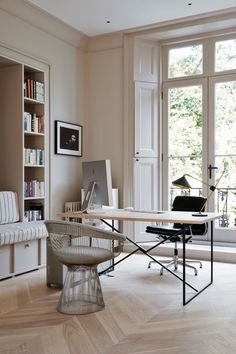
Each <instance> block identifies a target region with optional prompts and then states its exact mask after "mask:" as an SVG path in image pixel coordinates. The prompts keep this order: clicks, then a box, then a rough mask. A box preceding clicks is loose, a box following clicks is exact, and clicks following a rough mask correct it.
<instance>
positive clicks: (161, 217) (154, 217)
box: [58, 209, 221, 305]
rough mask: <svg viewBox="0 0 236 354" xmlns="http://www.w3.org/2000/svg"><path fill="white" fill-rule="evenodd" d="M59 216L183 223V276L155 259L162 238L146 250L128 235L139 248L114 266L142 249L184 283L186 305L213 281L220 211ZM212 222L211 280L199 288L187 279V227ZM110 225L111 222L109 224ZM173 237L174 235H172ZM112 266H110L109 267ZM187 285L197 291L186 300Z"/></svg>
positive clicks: (96, 212)
mask: <svg viewBox="0 0 236 354" xmlns="http://www.w3.org/2000/svg"><path fill="white" fill-rule="evenodd" d="M58 216H59V217H62V218H65V217H67V218H83V219H99V220H102V221H103V222H105V223H106V224H107V222H106V221H105V220H120V221H132V222H134V221H135V222H136V221H137V222H140V221H144V222H159V223H178V224H182V225H183V229H182V231H181V235H182V237H183V278H181V277H180V276H178V275H177V274H175V273H174V272H172V271H171V270H170V269H169V268H166V267H165V266H164V265H163V264H162V263H161V262H160V261H158V260H157V259H155V258H154V257H153V256H152V255H151V254H150V253H149V252H150V251H151V250H153V249H154V248H156V247H158V246H159V245H161V244H162V243H164V242H166V241H167V240H168V239H167V240H162V241H160V242H157V243H156V244H155V245H154V246H152V247H150V248H149V249H148V250H145V249H144V248H143V247H142V246H140V245H139V244H137V243H136V242H135V241H133V240H131V239H130V238H129V237H127V240H128V241H129V242H131V243H132V244H134V245H135V246H136V247H137V249H135V250H134V251H133V252H131V253H129V254H128V255H127V256H125V257H123V258H122V259H121V260H119V261H118V262H115V263H114V266H115V265H116V264H118V263H120V262H121V261H123V260H124V259H126V258H127V257H130V256H131V255H132V254H134V253H136V252H138V251H141V252H142V253H144V254H145V255H147V256H148V257H149V258H151V259H152V260H153V261H154V262H156V263H158V264H159V265H160V266H162V267H163V268H164V269H165V270H166V271H168V272H169V273H171V274H172V275H173V276H175V277H176V278H178V279H179V280H181V281H182V283H183V305H186V304H187V303H189V302H190V301H192V300H193V299H194V298H195V297H196V296H198V295H199V294H200V293H201V292H203V291H204V290H205V289H206V288H208V287H209V286H210V285H211V284H212V283H213V221H214V220H215V219H217V218H219V217H220V216H221V214H219V213H207V216H201V217H196V216H192V212H181V211H156V212H155V211H153V212H138V211H128V210H124V209H112V210H104V209H98V210H93V211H92V210H91V211H89V212H88V213H79V212H68V213H59V214H58ZM204 223H210V225H211V227H210V234H211V242H210V248H211V268H210V282H209V283H208V284H206V286H204V287H203V288H202V289H200V290H197V289H196V288H195V287H193V286H192V285H191V284H189V283H188V282H187V281H186V267H185V264H186V249H185V248H186V244H185V227H186V225H187V224H204ZM108 225H109V224H108ZM109 226H110V227H111V228H112V229H113V230H114V231H117V232H119V230H117V229H115V228H114V227H113V226H112V225H109ZM170 237H172V236H170ZM109 268H110V267H109ZM109 268H107V269H105V270H104V271H103V272H102V273H104V272H106V271H107V270H108V269H109ZM186 286H188V287H190V288H191V289H192V290H194V291H195V294H194V295H193V296H192V297H191V298H189V299H188V300H186Z"/></svg>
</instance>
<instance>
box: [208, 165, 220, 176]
mask: <svg viewBox="0 0 236 354" xmlns="http://www.w3.org/2000/svg"><path fill="white" fill-rule="evenodd" d="M217 169H218V167H216V166H212V165H209V166H208V170H209V178H210V179H211V178H212V170H217Z"/></svg>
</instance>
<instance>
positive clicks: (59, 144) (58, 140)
mask: <svg viewBox="0 0 236 354" xmlns="http://www.w3.org/2000/svg"><path fill="white" fill-rule="evenodd" d="M55 153H56V154H60V155H70V156H82V126H81V125H78V124H73V123H67V122H62V121H59V120H56V121H55Z"/></svg>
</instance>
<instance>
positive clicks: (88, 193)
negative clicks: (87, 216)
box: [80, 181, 96, 213]
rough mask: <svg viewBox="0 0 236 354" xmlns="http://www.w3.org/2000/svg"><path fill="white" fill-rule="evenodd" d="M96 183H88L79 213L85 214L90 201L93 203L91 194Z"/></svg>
mask: <svg viewBox="0 0 236 354" xmlns="http://www.w3.org/2000/svg"><path fill="white" fill-rule="evenodd" d="M95 185H96V182H94V181H93V182H90V183H89V186H88V188H87V190H86V193H85V196H84V201H83V204H82V206H81V210H80V212H81V213H84V212H86V211H87V210H89V209H90V207H91V204H92V201H93V193H94V188H95Z"/></svg>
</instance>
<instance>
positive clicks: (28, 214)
mask: <svg viewBox="0 0 236 354" xmlns="http://www.w3.org/2000/svg"><path fill="white" fill-rule="evenodd" d="M38 220H43V213H42V210H25V212H24V221H27V222H29V221H38Z"/></svg>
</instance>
